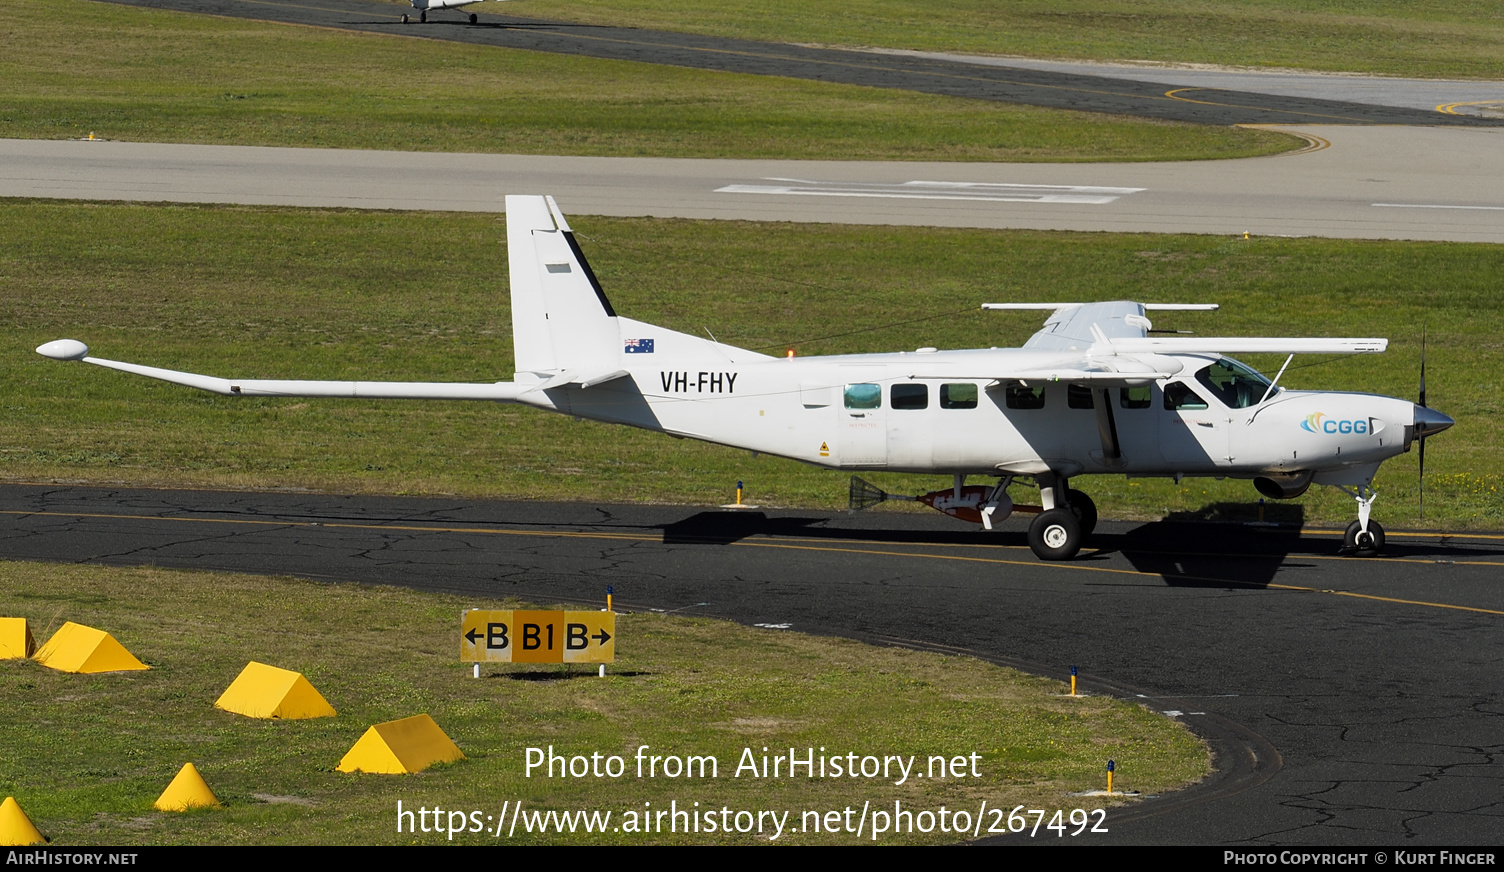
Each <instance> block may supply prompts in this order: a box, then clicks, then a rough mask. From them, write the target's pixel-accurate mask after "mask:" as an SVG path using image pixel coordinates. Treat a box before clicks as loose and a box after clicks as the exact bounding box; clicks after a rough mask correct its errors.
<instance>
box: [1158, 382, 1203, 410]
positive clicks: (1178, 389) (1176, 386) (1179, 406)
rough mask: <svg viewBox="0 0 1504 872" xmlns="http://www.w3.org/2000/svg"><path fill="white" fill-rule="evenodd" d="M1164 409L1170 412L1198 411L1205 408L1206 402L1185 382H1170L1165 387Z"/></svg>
mask: <svg viewBox="0 0 1504 872" xmlns="http://www.w3.org/2000/svg"><path fill="white" fill-rule="evenodd" d="M1165 408H1166V409H1170V410H1172V411H1180V410H1185V411H1188V412H1189V411H1200V410H1202V409H1205V408H1207V405H1206V400H1203V399H1201V397H1200V396H1198V395H1197V393H1196V392H1195V391H1193V390H1191V388H1190V386H1189V385H1187V384H1186V383H1185V382H1170V383H1169V384H1167V385H1165Z"/></svg>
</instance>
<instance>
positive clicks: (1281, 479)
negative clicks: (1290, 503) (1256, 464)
mask: <svg viewBox="0 0 1504 872" xmlns="http://www.w3.org/2000/svg"><path fill="white" fill-rule="evenodd" d="M1315 476H1316V473H1315V471H1314V470H1309V469H1308V470H1305V471H1304V472H1287V473H1277V474H1273V475H1261V476H1259V477H1258V478H1256V479H1254V480H1253V486H1254V487H1255V488H1258V492H1259V493H1261V494H1263V495H1264V496H1266V497H1268V498H1269V499H1271V500H1293V499H1295V498H1296V497H1298V496H1300V495H1301V494H1303V493H1305V492H1306V491H1307V490H1308V489H1309V488H1310V487H1311V479H1312V478H1314V477H1315Z"/></svg>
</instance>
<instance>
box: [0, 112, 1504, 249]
mask: <svg viewBox="0 0 1504 872" xmlns="http://www.w3.org/2000/svg"><path fill="white" fill-rule="evenodd" d="M1290 129H1291V130H1292V131H1293V132H1295V133H1297V134H1299V135H1302V136H1305V137H1306V138H1308V139H1309V140H1310V141H1311V142H1312V147H1311V148H1310V149H1309V150H1307V151H1304V152H1299V153H1293V154H1285V155H1279V156H1276V157H1266V158H1254V159H1247V160H1230V161H1192V162H1182V163H1130V164H982V163H908V162H899V161H893V162H881V163H868V162H852V161H774V160H689V159H671V158H599V157H550V156H536V155H535V156H526V155H484V154H419V153H405V152H380V151H352V150H326V149H293V148H253V147H242V146H214V145H162V144H152V143H126V142H97V141H96V142H88V141H71V142H58V141H34V140H0V196H3V197H51V198H62V199H91V200H128V201H139V202H185V203H242V204H254V205H286V206H317V207H345V208H356V209H425V210H440V211H463V212H474V211H479V212H500V211H501V209H502V201H503V198H504V196H505V195H506V194H524V193H533V194H552V195H553V196H554V197H555V198H556V199H558V201H559V204H560V207H561V208H562V209H564V211H565V214H570V213H573V214H577V215H650V216H657V217H674V218H712V219H748V220H757V221H796V222H800V221H802V222H841V223H852V224H890V225H917V226H942V227H992V228H1010V227H1012V228H1033V229H1044V230H1117V231H1130V232H1157V233H1213V234H1229V235H1240V234H1242V233H1243V232H1244V231H1248V232H1251V233H1253V234H1255V235H1260V236H1265V235H1268V236H1324V237H1335V238H1366V239H1417V240H1451V241H1459V242H1495V243H1497V242H1504V188H1501V187H1500V186H1499V185H1497V184H1494V180H1497V179H1500V178H1504V128H1496V129H1475V130H1464V129H1448V128H1436V127H1353V126H1335V125H1334V126H1315V127H1299V128H1290Z"/></svg>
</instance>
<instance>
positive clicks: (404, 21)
mask: <svg viewBox="0 0 1504 872" xmlns="http://www.w3.org/2000/svg"><path fill="white" fill-rule="evenodd" d="M402 23H403V24H406V23H407V14H406V13H403V15H402Z"/></svg>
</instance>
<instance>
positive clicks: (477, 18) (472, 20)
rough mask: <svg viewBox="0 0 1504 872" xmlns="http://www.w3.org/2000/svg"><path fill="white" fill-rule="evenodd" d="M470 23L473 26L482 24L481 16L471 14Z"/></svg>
mask: <svg viewBox="0 0 1504 872" xmlns="http://www.w3.org/2000/svg"><path fill="white" fill-rule="evenodd" d="M470 23H471V24H479V23H480V16H479V15H476V14H475V13H474V12H472V13H470Z"/></svg>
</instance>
